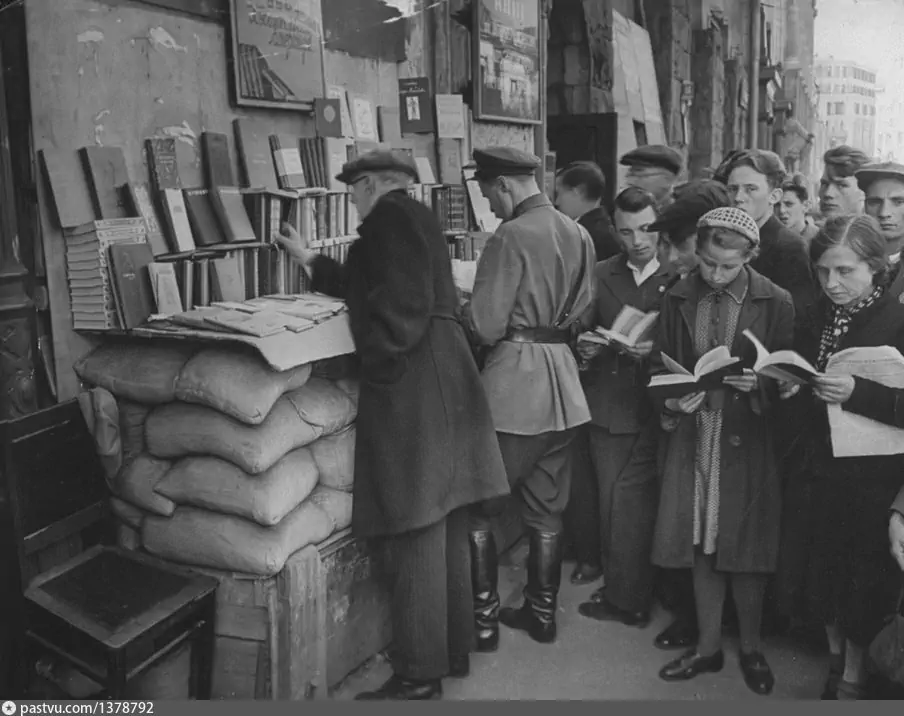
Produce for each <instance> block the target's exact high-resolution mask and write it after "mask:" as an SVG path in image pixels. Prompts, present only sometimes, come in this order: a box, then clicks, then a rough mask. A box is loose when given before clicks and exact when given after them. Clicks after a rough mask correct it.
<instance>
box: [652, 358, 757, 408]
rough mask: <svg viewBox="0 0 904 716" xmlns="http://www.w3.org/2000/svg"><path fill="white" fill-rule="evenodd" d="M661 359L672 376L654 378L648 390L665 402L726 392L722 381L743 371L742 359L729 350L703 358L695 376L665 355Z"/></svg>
mask: <svg viewBox="0 0 904 716" xmlns="http://www.w3.org/2000/svg"><path fill="white" fill-rule="evenodd" d="M660 355H661V357H662V362H663V364H664V365H665V367H666V368H667V369H668V370H669V371H671V372H669V373H664V374H660V375H654V376H653V377H652V378H650V383H649V385H648V388H649V390H650V391H651V392H652V393H653V394H654V395H655V396H656V397H657V398H660V399H662V400H667V399H668V398H681V397H683V396H685V395H688V394H689V393H698V392H700V391H707V390H716V389H718V388H722V387H724V386H725V384H724V383H723V382H722V381H723V379H724V378H725V377H726V376H729V375H740V374H741V372H742V371H743V367H742V366H741V365H740V362H741V359H740V358H738V357H736V356H732V355H731V353H730V352H729V350H728V348H727V347H726V346H719V347H718V348H713V349H712V350H711V351H709V352H707V353H704V354H703V355H702V356H700V360H698V361H697V365H695V366H694V372H693V373H691V372H690V371H689V370H687V369H686V368H685V367H684V366H682V365H681V364H680V363H678V362H677V361H675V360H673V359H671V358H669V357H668V356H667V355H666V354H665V353H661V354H660Z"/></svg>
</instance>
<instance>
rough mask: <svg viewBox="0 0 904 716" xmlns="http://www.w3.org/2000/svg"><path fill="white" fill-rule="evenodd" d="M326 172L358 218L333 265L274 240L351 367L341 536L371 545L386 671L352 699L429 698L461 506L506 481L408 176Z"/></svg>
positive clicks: (448, 668)
mask: <svg viewBox="0 0 904 716" xmlns="http://www.w3.org/2000/svg"><path fill="white" fill-rule="evenodd" d="M337 178H338V179H339V180H340V181H342V182H344V183H345V184H347V185H348V186H349V188H350V191H351V200H352V201H353V202H354V203H355V205H356V207H357V209H358V213H359V215H360V216H361V219H362V221H361V225H360V226H359V227H358V233H359V235H360V238H359V239H358V240H357V241H356V242H355V243H354V244H353V245H352V247H351V249H350V250H349V254H348V261H347V263H346V265H345V266H341V265H339V264H338V263H336V262H335V261H332V260H331V259H329V258H326V257H324V256H320V255H318V254H316V253H315V252H314V251H312V250H310V249H309V248H307V246H306V238H307V237H300V236H299V235H298V234H297V233H295V232H294V231H292V230H291V229H290V228H289V227H288V225H284V227H283V233H284V236H283V237H282V239H281V241H280V243H281V245H282V246H283V247H285V248H286V249H287V251H288V252H289V254H290V255H291V256H293V257H294V258H295V259H297V260H298V261H299V262H300V263H301V264H302V265H303V266H304V267H305V270H307V271H308V272H309V273H310V275H311V277H312V280H313V289H314V290H315V291H321V292H323V293H328V294H330V295H333V296H337V297H343V298H345V300H346V302H347V304H348V311H349V319H350V323H351V331H352V335H353V337H354V340H355V349H356V354H357V358H358V361H359V363H360V386H361V387H360V397H359V401H358V418H357V423H356V425H357V443H356V446H355V482H354V513H353V519H352V529H353V531H354V533H355V534H357V535H360V536H366V537H377V538H380V541H381V543H382V548H383V557H384V562H385V563H384V571H385V572H386V574H387V576H388V578H389V587H390V590H391V593H392V608H391V617H392V633H393V642H394V643H393V646H394V653H393V655H392V667H393V672H394V673H393V677H392V678H391V679H390V680H389V681H387V682H386V684H384V685H383V686H382V687H381V688H380V689H378V690H377V691H375V692H369V693H365V694H360V695H359V698H361V699H368V700H388V699H391V700H424V699H432V698H438V697H439V696H440V695H441V694H442V685H441V678H442V677H444V676H457V677H462V676H466V675H467V673H468V669H469V656H468V655H469V652H470V651H471V649H472V647H473V643H474V614H473V609H472V604H471V586H470V565H469V552H468V549H469V548H468V536H467V535H468V511H467V509H466V507H467V506H468V505H471V504H473V503H476V502H480V501H482V500H487V499H492V498H495V497H499V496H503V495H506V494H508V492H509V487H508V482H507V480H506V477H505V467H504V465H503V463H502V457H501V455H500V452H499V446H498V444H497V442H496V435H495V433H494V430H493V423H492V417H491V415H490V411H489V405H488V403H487V399H486V395H485V393H484V390H483V386H482V385H481V382H480V375H479V373H478V371H477V367H476V365H475V363H474V359H473V357H472V354H471V350H470V347H469V345H468V341H467V337H466V334H465V332H464V330H463V328H462V326H461V324H460V323H459V322H458V320H457V315H456V311H457V308H458V295H457V291H456V288H455V285H454V283H453V280H452V266H451V262H450V259H449V249H448V245H447V242H446V239H445V237H444V236H443V233H442V231H441V229H440V227H439V224H438V222H437V220H436V217H435V216H434V215H433V213H432V212H431V211H430V210H429V209H428V208H427V207H426V206H424V205H423V204H422V203H420V202H418V201H415V200H414V199H411V198H410V197H409V196H408V193H407V188H408V186H409V185H410V184H411V182H412V181H415V180H416V179H417V170H416V169H415V168H414V166H413V165H412V164H411V162H410V161H409V160H407V159H406V158H404V157H403V156H401V155H397V154H395V153H392V152H386V151H380V150H378V151H374V152H370V153H368V154H365V155H363V156H361V157H359V158H358V159H356V160H355V161H352V162H349V163H348V164H346V165H345V166H343V168H342V172H341V173H340V174H339V175H338V177H337Z"/></svg>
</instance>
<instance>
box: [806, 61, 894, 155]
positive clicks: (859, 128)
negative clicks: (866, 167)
mask: <svg viewBox="0 0 904 716" xmlns="http://www.w3.org/2000/svg"><path fill="white" fill-rule="evenodd" d="M814 69H815V74H816V81H817V83H818V84H819V104H820V115H821V116H822V119H824V120H825V122H826V131H827V134H828V137H827V143H828V146H830V147H834V146H837V145H839V144H847V145H850V146H852V147H856V148H858V149H861V150H863V151H864V152H866V153H867V154H868V155H869V156H875V155H876V152H877V134H878V132H877V127H878V120H877V111H876V107H877V97H878V95H879V83H878V78H877V76H876V70H874V69H871V68H869V67H865V66H863V65H861V64H859V63H856V62H851V61H848V60H839V59H836V58H834V57H817V58H816V61H815V67H814Z"/></svg>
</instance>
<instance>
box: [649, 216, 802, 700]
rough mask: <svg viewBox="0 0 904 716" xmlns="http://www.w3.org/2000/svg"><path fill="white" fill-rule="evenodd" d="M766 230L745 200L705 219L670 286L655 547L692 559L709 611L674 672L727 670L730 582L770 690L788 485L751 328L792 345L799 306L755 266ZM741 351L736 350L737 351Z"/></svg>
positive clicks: (748, 667)
mask: <svg viewBox="0 0 904 716" xmlns="http://www.w3.org/2000/svg"><path fill="white" fill-rule="evenodd" d="M758 247H759V230H758V228H757V225H756V222H755V221H754V220H753V219H752V218H751V217H750V216H749V215H748V214H746V213H744V212H743V211H741V210H740V209H736V208H721V209H715V210H713V211H710V212H709V213H707V214H705V215H704V216H703V217H702V218H701V219H700V221H699V223H698V231H697V254H698V257H699V268H698V269H697V270H695V271H693V272H691V274H690V275H689V276H688V277H687V278H685V279H683V280H682V281H680V282H679V283H678V284H676V286H675V287H674V288H673V289H672V290H671V291H670V292H669V293H668V294H666V297H665V299H664V301H663V304H662V309H661V314H660V319H659V320H660V324H659V344H658V348H659V351H658V352H656V351H654V358H653V362H654V370H655V372H658V373H659V374H660V375H661V376H668V375H669V373H671V374H672V375H677V376H679V378H678V379H675V380H663V379H662V378H660V376H654V377H653V378H652V379H651V382H650V393H651V396H652V397H653V399H654V401H656V402H657V404H658V406H659V407H660V408H661V409H662V410H661V421H662V425H663V428H664V429H665V430H666V431H667V432H668V437H667V441H668V444H667V448H666V449H667V457H666V459H665V461H664V466H665V467H664V471H663V475H662V491H661V496H660V502H659V513H658V517H657V524H656V532H655V537H654V546H653V553H652V558H653V562H654V563H655V564H657V565H658V566H660V567H665V568H673V569H681V568H692V570H693V582H694V597H695V601H696V606H697V618H698V621H699V640H698V643H697V646H696V647H695V648H692V649H690V650H689V651H688V652H686V653H685V654H683V655H682V656H680V657H679V658H677V659H675V660H674V661H672V662H670V663H669V664H667V665H666V666H665V667H663V669H662V670H661V671H660V676H661V677H662V678H663V679H665V680H667V681H679V680H687V679H692V678H694V677H695V676H697V675H699V674H702V673H705V672H715V671H721V670H722V668H723V666H724V657H723V653H722V644H721V639H722V634H721V632H722V607H723V603H724V600H725V595H726V591H727V585H728V582H729V581H731V591H732V595H733V597H734V601H735V605H736V608H737V613H738V621H739V626H740V633H741V654H740V666H741V671H742V673H743V675H744V680H745V682H746V683H747V685H748V687H749V688H750V689H751V690H752V691H754V692H756V693H758V694H768V693H770V692H771V691H772V688H773V686H774V681H775V680H774V677H773V674H772V671H771V669H770V668H769V665H768V663H767V662H766V659H765V657H764V656H763V654H762V647H761V643H760V618H761V614H762V606H763V595H764V591H765V587H766V580H767V577H768V575H769V573H771V572H773V571H774V570H775V566H776V561H777V558H778V542H779V522H780V510H781V488H780V480H779V475H778V472H777V470H776V465H775V458H774V456H773V447H772V432H771V428H770V422H769V411H770V407H771V406H773V405H774V404H775V403H776V402H777V398H778V392H779V391H778V384H777V383H776V381H774V380H771V379H769V378H765V377H760V376H758V375H757V374H756V373H754V371H753V370H752V369H751V368H741V367H740V366H743V365H749V366H753V365H754V354H755V350H754V346H753V344H752V342H751V341H750V340H748V339H747V338H746V337H744V335H743V334H744V332H745V331H746V330H749V331H750V332H751V333H752V334H753V335H755V336H756V337H757V338H758V339H759V340H760V341H761V343H762V344H763V345H764V346H765V347H766V349H767V350H771V351H775V350H780V349H785V348H788V347H790V345H791V343H792V339H793V325H794V308H793V304H792V302H791V297H790V295H789V294H788V292H787V291H785V290H783V289H781V288H779V287H778V286H776V285H775V284H773V283H772V282H771V281H769V280H768V279H766V278H765V277H763V276H761V275H760V274H758V273H757V272H756V271H754V270H752V269H751V268H750V267H749V266H748V263H749V262H750V261H751V259H753V258H754V257H755V256H756V253H757V249H758ZM732 356H734V357H732Z"/></svg>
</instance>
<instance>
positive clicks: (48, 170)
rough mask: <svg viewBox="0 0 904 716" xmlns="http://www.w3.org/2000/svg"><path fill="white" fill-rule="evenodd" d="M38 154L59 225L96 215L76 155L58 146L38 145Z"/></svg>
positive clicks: (75, 223)
mask: <svg viewBox="0 0 904 716" xmlns="http://www.w3.org/2000/svg"><path fill="white" fill-rule="evenodd" d="M38 154H39V155H40V157H41V165H42V166H43V167H44V175H45V176H46V177H47V183H48V184H49V185H50V196H51V198H52V200H53V207H54V210H55V211H56V215H57V221H58V223H59V225H60V228H62V229H68V228H71V227H73V226H80V225H81V224H85V223H87V222H89V221H93V220H94V219H95V218H97V217H96V215H95V213H94V202H93V201H92V199H91V192H90V190H89V189H88V183H87V182H86V181H85V172H84V170H83V168H82V166H81V165H80V164H79V157H78V155H77V154H76V153H75V152H74V151H62V150H58V149H42V150H41V151H40V152H39V153H38Z"/></svg>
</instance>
